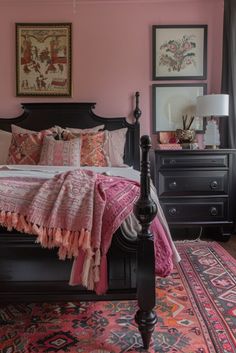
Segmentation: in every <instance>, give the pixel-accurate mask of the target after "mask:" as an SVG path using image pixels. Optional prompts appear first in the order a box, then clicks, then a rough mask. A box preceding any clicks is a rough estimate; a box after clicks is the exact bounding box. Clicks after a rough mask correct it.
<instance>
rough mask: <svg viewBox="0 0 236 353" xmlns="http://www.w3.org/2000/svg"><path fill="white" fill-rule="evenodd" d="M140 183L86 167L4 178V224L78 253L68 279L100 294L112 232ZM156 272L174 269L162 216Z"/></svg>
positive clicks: (67, 254) (0, 182) (63, 253)
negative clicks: (41, 175) (44, 176)
mask: <svg viewBox="0 0 236 353" xmlns="http://www.w3.org/2000/svg"><path fill="white" fill-rule="evenodd" d="M138 196H139V184H138V183H137V182H135V181H132V180H126V179H124V178H121V177H108V176H104V175H101V174H96V173H94V172H92V171H87V170H74V171H69V172H65V173H62V174H59V175H56V176H55V177H53V178H51V179H46V180H45V179H38V178H30V177H29V178H21V177H15V178H14V177H11V178H9V177H7V178H1V179H0V211H1V212H0V224H1V225H3V226H6V227H7V228H8V230H11V229H12V228H15V229H17V230H18V231H21V232H24V233H28V234H33V235H36V236H37V238H36V242H38V243H40V244H41V246H43V247H46V248H52V247H58V249H59V251H58V254H59V258H60V259H65V258H74V265H73V269H72V272H71V279H70V284H72V285H75V284H82V285H83V286H85V287H86V288H88V289H94V290H95V291H96V293H97V294H102V293H104V292H105V291H106V290H107V265H106V254H107V251H108V249H109V247H110V244H111V240H112V235H113V233H114V232H115V231H116V230H117V229H118V228H119V226H120V225H121V223H122V222H123V221H124V219H125V218H126V217H127V216H128V215H129V214H130V213H131V212H132V210H133V205H134V202H135V201H136V200H137V198H138ZM152 231H153V233H154V235H155V236H154V244H155V256H156V266H155V268H156V273H157V274H158V275H160V276H166V275H168V274H169V273H170V272H171V270H172V266H173V265H172V250H171V248H170V245H169V243H168V241H167V239H166V237H165V233H164V230H163V228H162V226H161V223H160V222H159V221H158V218H155V220H154V222H153V223H152Z"/></svg>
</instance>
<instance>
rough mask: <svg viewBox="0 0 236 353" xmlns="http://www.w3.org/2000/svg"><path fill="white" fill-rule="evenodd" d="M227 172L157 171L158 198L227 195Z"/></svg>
mask: <svg viewBox="0 0 236 353" xmlns="http://www.w3.org/2000/svg"><path fill="white" fill-rule="evenodd" d="M228 179H229V178H228V171H227V170H223V171H211V172H210V173H209V171H205V170H201V171H181V170H172V171H169V170H165V171H164V170H162V171H159V174H158V180H157V182H156V184H157V188H158V195H159V197H163V196H171V195H181V196H185V195H189V194H192V195H195V194H197V195H205V194H209V195H216V194H218V195H227V194H228V188H229V183H228Z"/></svg>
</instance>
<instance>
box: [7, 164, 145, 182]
mask: <svg viewBox="0 0 236 353" xmlns="http://www.w3.org/2000/svg"><path fill="white" fill-rule="evenodd" d="M75 169H78V168H77V167H68V166H44V165H15V164H11V165H0V178H1V177H13V176H14V177H15V176H20V177H37V178H42V179H47V178H51V177H53V176H54V175H56V174H59V173H64V172H67V171H71V170H75ZM80 169H86V170H92V171H94V172H95V173H104V174H106V175H112V176H121V177H124V178H127V179H131V180H135V181H139V180H140V173H139V171H137V170H135V169H133V168H132V167H80Z"/></svg>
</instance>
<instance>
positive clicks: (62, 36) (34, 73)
mask: <svg viewBox="0 0 236 353" xmlns="http://www.w3.org/2000/svg"><path fill="white" fill-rule="evenodd" d="M16 95H17V96H71V23H50V24H49V23H16Z"/></svg>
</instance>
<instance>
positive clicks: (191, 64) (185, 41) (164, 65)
mask: <svg viewBox="0 0 236 353" xmlns="http://www.w3.org/2000/svg"><path fill="white" fill-rule="evenodd" d="M152 36H153V38H152V43H153V45H152V50H153V80H163V79H165V80H179V79H185V80H186V79H188V80H193V79H195V80H200V79H206V75H207V25H178V26H168V25H163V26H153V32H152Z"/></svg>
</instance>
